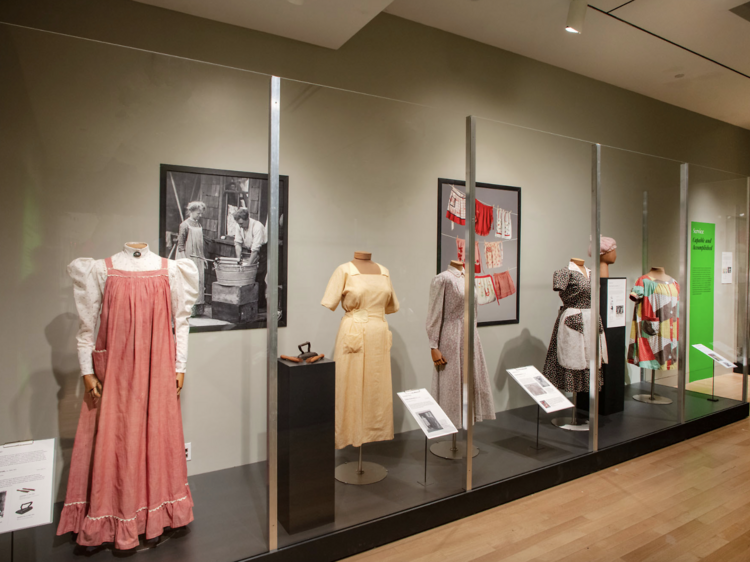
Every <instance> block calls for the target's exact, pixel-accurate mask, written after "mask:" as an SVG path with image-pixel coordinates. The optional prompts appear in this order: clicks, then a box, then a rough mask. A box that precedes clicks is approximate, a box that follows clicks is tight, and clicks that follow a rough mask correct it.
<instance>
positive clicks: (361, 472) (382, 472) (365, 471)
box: [334, 445, 388, 486]
mask: <svg viewBox="0 0 750 562" xmlns="http://www.w3.org/2000/svg"><path fill="white" fill-rule="evenodd" d="M334 476H335V477H336V480H338V481H339V482H343V483H344V484H354V485H355V486H364V485H366V484H375V482H380V481H381V480H383V479H384V478H385V477H386V476H388V469H387V468H385V467H384V466H381V465H379V464H378V463H374V462H363V461H362V445H360V447H359V461H357V462H347V463H344V464H340V465H339V466H337V467H336V471H335V472H334Z"/></svg>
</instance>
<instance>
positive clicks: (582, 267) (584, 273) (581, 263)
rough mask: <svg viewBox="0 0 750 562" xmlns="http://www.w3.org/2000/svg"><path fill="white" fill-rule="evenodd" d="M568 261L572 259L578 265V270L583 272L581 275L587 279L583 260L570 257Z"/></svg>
mask: <svg viewBox="0 0 750 562" xmlns="http://www.w3.org/2000/svg"><path fill="white" fill-rule="evenodd" d="M570 261H572V262H573V263H574V264H576V266H577V267H578V270H579V271H580V272H581V273H583V276H584V277H586V278H587V279H588V276H589V274H588V273H586V268H585V267H584V265H583V264H584V263H585V260H582V259H581V258H570Z"/></svg>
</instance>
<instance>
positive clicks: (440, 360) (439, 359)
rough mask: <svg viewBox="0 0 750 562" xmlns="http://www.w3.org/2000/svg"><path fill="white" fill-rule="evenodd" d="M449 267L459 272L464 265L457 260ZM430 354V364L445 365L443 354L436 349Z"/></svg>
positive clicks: (452, 261)
mask: <svg viewBox="0 0 750 562" xmlns="http://www.w3.org/2000/svg"><path fill="white" fill-rule="evenodd" d="M451 267H455V268H456V269H458V270H459V271H463V270H464V264H463V262H460V261H457V260H451ZM430 354H431V355H432V363H433V365H435V366H436V367H439V366H440V365H445V364H446V363H447V361H446V360H445V357H443V354H442V353H440V350H439V349H437V348H433V349H431V350H430Z"/></svg>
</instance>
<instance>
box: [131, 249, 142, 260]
mask: <svg viewBox="0 0 750 562" xmlns="http://www.w3.org/2000/svg"><path fill="white" fill-rule="evenodd" d="M133 257H134V258H140V257H141V253H140V252H139V251H138V250H136V251H135V252H133Z"/></svg>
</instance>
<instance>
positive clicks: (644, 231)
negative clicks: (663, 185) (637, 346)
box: [640, 191, 649, 382]
mask: <svg viewBox="0 0 750 562" xmlns="http://www.w3.org/2000/svg"><path fill="white" fill-rule="evenodd" d="M648 272H649V266H648V191H644V192H643V219H642V224H641V275H646V274H647V273H648ZM640 371H641V382H643V381H645V380H646V369H640Z"/></svg>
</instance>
